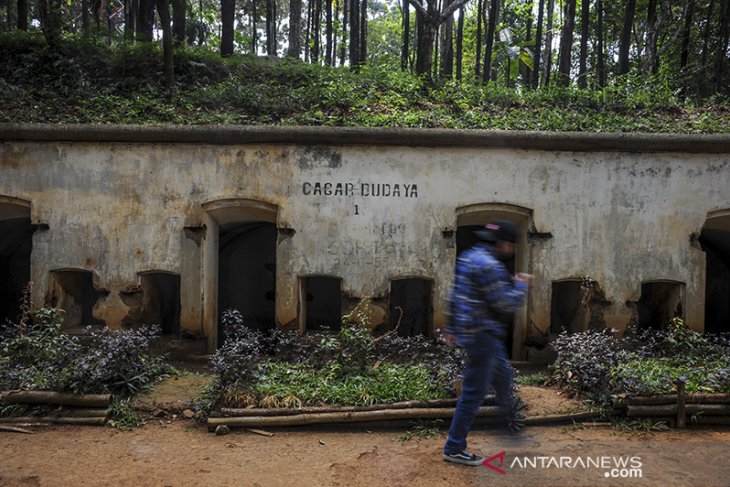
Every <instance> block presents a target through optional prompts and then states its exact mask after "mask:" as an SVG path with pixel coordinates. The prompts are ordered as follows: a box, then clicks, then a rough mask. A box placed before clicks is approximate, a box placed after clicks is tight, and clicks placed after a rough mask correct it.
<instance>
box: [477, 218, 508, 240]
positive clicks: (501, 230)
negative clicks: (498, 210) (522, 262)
mask: <svg viewBox="0 0 730 487" xmlns="http://www.w3.org/2000/svg"><path fill="white" fill-rule="evenodd" d="M474 234H475V235H476V236H477V238H479V239H480V240H484V241H485V242H490V243H494V242H496V241H497V240H504V241H505V242H512V243H515V242H516V241H517V226H515V224H514V223H512V222H511V221H507V220H497V221H494V222H490V223H487V224H486V225H485V226H484V228H483V229H481V230H477V231H475V232H474Z"/></svg>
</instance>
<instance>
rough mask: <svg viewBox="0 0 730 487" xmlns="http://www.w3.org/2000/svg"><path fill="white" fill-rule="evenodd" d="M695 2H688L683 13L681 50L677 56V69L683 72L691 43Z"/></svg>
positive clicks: (690, 0)
mask: <svg viewBox="0 0 730 487" xmlns="http://www.w3.org/2000/svg"><path fill="white" fill-rule="evenodd" d="M694 12H695V2H694V0H689V1H688V2H687V8H686V10H685V12H684V26H683V28H682V49H681V51H680V56H679V69H680V70H682V71H683V70H684V69H685V68H686V67H687V61H689V47H690V42H691V41H692V23H693V22H694Z"/></svg>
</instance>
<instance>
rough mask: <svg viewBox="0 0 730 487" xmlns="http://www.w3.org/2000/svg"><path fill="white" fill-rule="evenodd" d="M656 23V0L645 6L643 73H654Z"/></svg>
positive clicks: (655, 61)
mask: <svg viewBox="0 0 730 487" xmlns="http://www.w3.org/2000/svg"><path fill="white" fill-rule="evenodd" d="M657 28H658V23H657V15H656V0H649V2H648V3H647V6H646V45H645V46H644V54H645V58H644V72H645V73H656V70H657V68H658V63H657V54H656V50H657V37H658V32H657Z"/></svg>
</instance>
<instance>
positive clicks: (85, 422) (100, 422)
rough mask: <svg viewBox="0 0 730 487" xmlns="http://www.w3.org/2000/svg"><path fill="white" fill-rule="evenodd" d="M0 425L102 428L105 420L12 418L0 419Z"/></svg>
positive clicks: (48, 417)
mask: <svg viewBox="0 0 730 487" xmlns="http://www.w3.org/2000/svg"><path fill="white" fill-rule="evenodd" d="M0 423H4V424H17V423H34V424H39V425H40V424H75V425H92V426H104V425H105V424H106V418H69V417H64V416H37V417H36V416H14V417H12V416H11V417H4V418H0Z"/></svg>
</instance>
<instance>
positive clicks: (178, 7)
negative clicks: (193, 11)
mask: <svg viewBox="0 0 730 487" xmlns="http://www.w3.org/2000/svg"><path fill="white" fill-rule="evenodd" d="M187 9H188V6H187V2H186V0H172V32H173V39H174V43H175V45H176V46H179V45H181V44H183V43H184V42H185V22H186V20H185V14H186V12H187Z"/></svg>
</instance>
